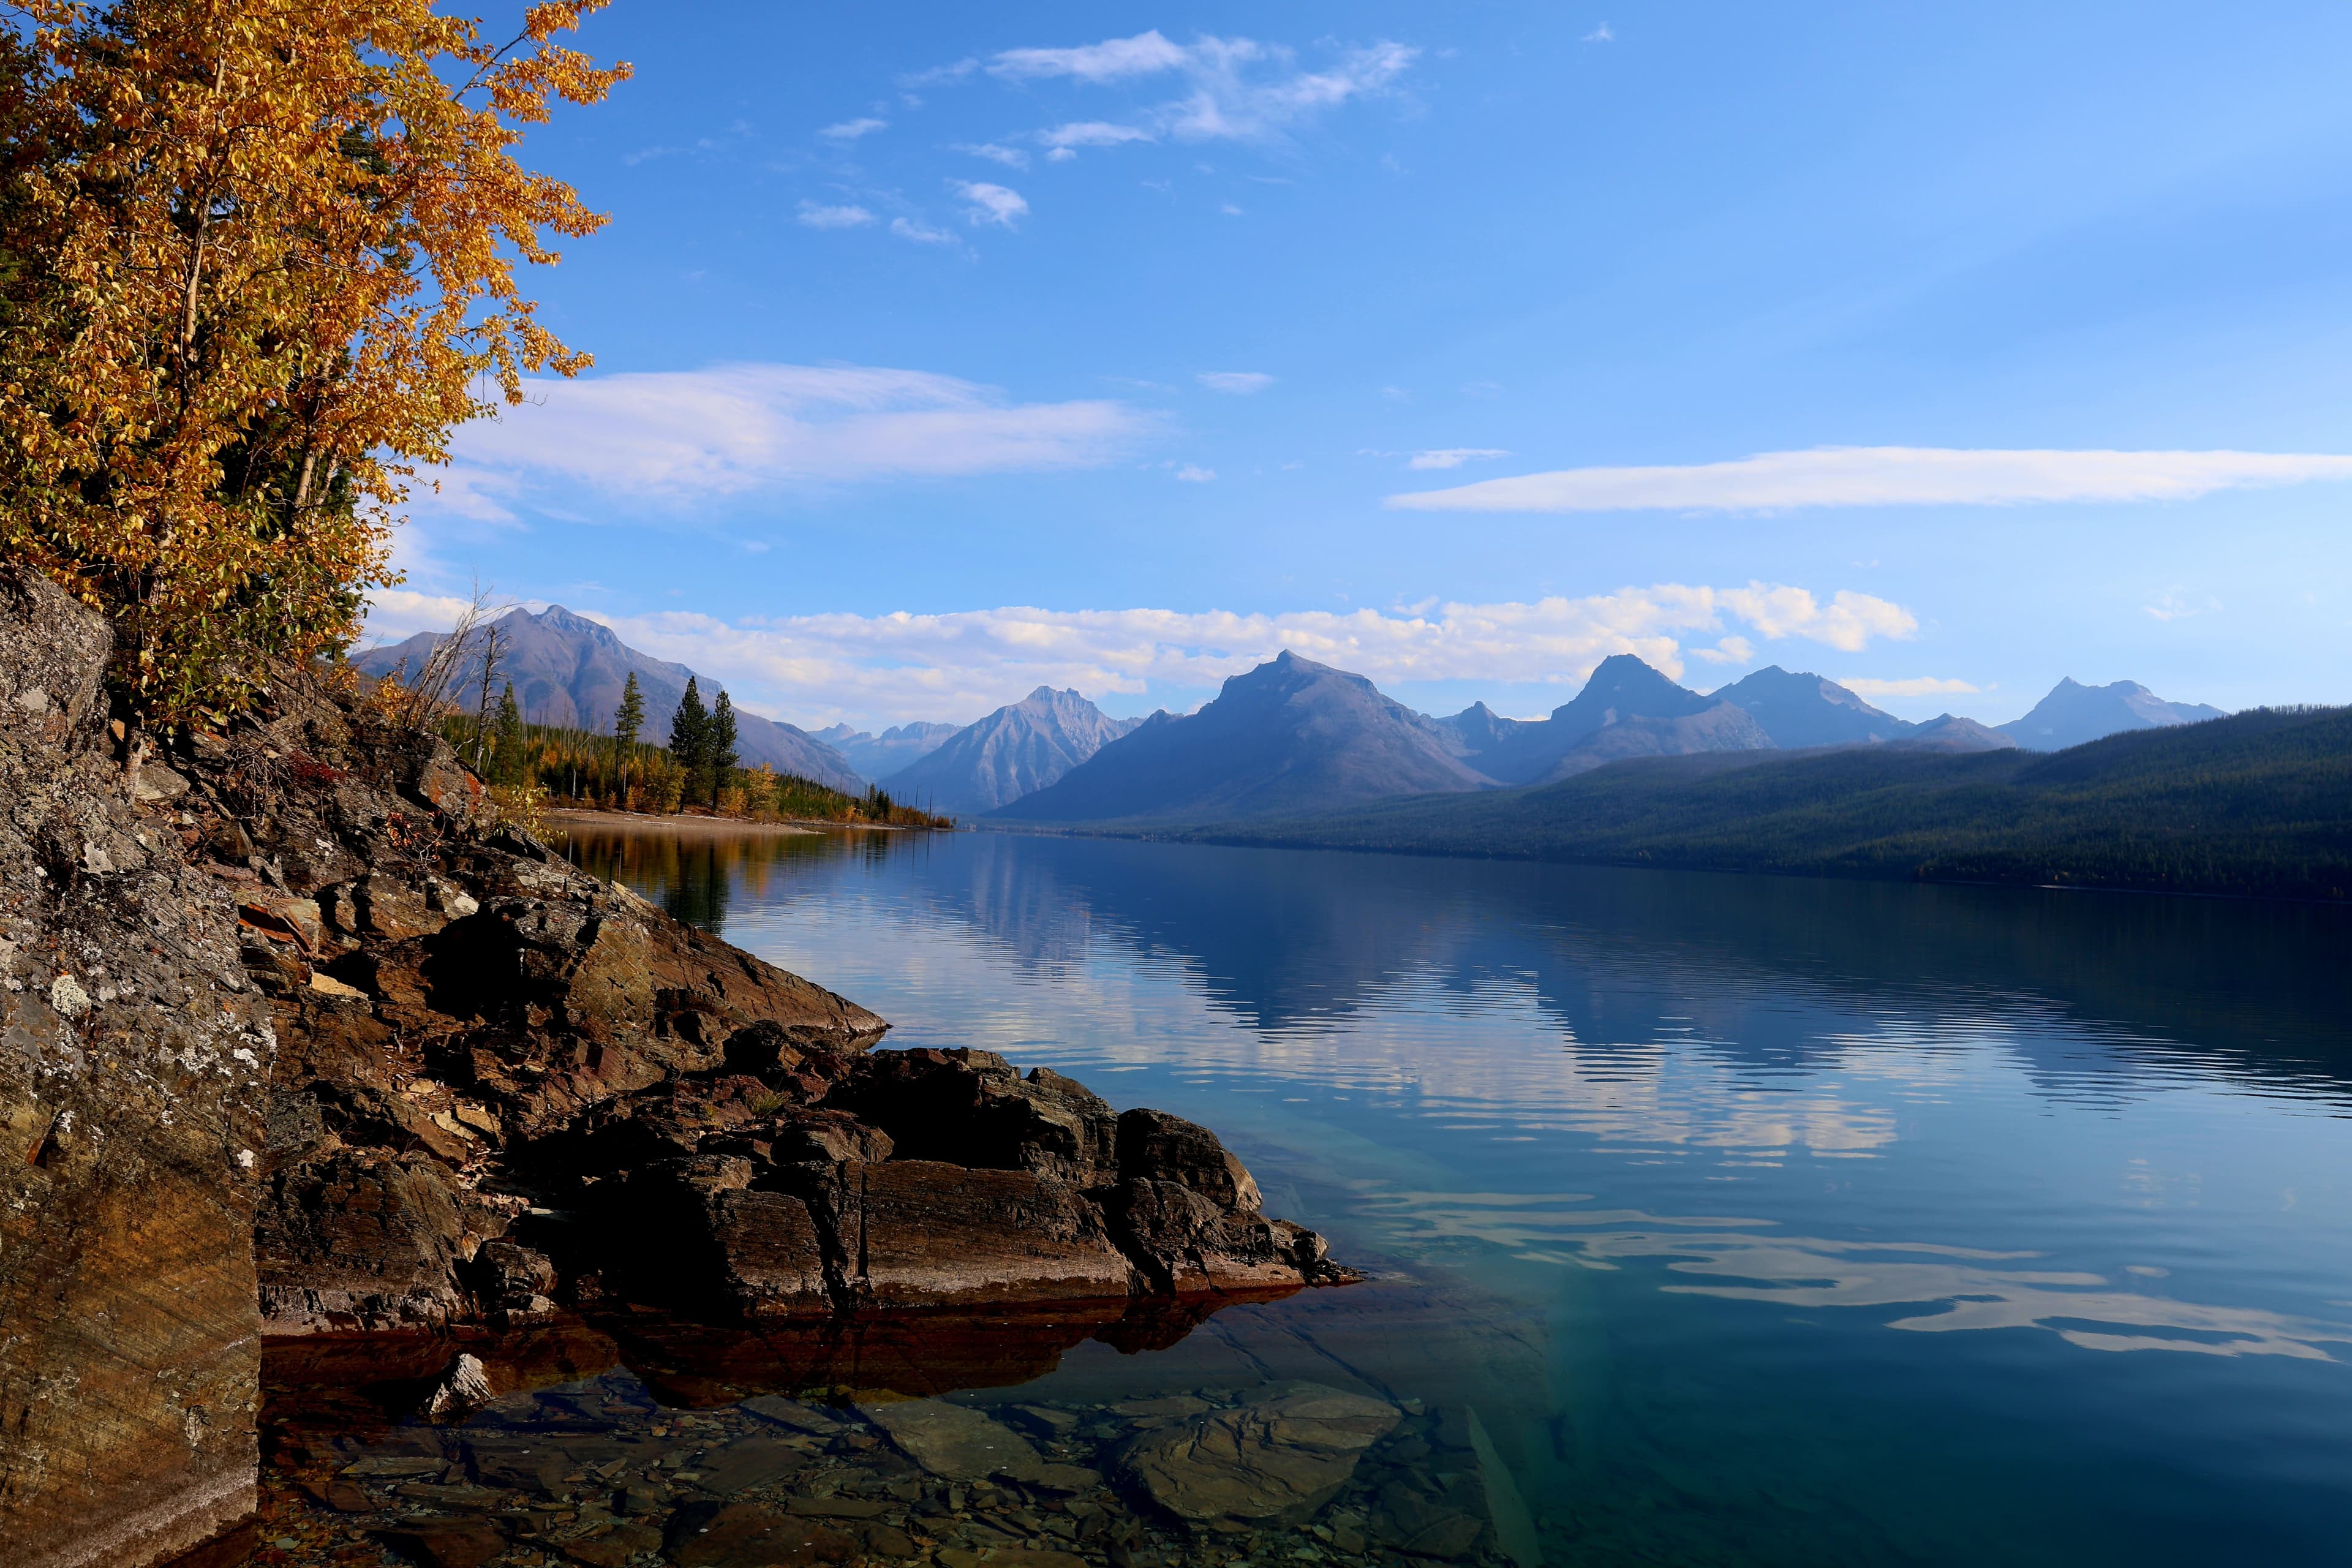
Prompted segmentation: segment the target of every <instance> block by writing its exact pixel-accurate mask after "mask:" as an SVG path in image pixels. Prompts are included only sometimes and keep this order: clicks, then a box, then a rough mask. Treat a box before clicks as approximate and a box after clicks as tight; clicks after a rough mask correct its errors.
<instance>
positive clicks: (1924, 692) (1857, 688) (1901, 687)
mask: <svg viewBox="0 0 2352 1568" xmlns="http://www.w3.org/2000/svg"><path fill="white" fill-rule="evenodd" d="M1838 684H1839V685H1840V686H1843V687H1844V688H1845V689H1847V690H1848V691H1851V692H1853V693H1854V694H1855V695H1856V696H1858V697H1966V696H1968V695H1969V694H1970V693H1971V692H1977V691H1981V690H1983V689H1984V688H1982V687H1981V686H1973V685H1970V684H1969V682H1968V681H1965V680H1953V679H1948V678H1945V677H1941V676H1934V675H1916V676H1911V677H1909V678H1907V679H1902V680H1878V679H1873V678H1871V677H1870V676H1866V675H1856V676H1851V677H1848V678H1846V679H1841V680H1840V681H1839V682H1838Z"/></svg>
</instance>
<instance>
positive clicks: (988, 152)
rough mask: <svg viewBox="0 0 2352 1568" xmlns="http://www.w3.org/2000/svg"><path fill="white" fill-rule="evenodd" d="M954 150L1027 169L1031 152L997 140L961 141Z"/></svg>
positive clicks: (1012, 166) (1010, 167)
mask: <svg viewBox="0 0 2352 1568" xmlns="http://www.w3.org/2000/svg"><path fill="white" fill-rule="evenodd" d="M954 151H956V152H958V153H970V154H971V156H972V157H975V158H985V159H987V160H988V161H989V162H990V163H1002V164H1003V165H1004V166H1005V167H1006V168H1008V169H1025V168H1027V167H1028V166H1029V154H1028V153H1024V152H1023V151H1022V150H1021V149H1020V148H1018V147H1007V146H1004V145H1003V144H1002V143H1000V142H957V143H956V144H955V147H954Z"/></svg>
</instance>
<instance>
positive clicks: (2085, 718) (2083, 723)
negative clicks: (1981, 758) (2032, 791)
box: [2000, 678, 2224, 752]
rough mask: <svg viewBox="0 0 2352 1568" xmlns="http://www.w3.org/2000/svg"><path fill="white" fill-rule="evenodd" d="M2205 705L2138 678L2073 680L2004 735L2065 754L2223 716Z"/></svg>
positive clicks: (2053, 691) (2013, 722) (2010, 724)
mask: <svg viewBox="0 0 2352 1568" xmlns="http://www.w3.org/2000/svg"><path fill="white" fill-rule="evenodd" d="M2223 716H2224V715H2223V714H2222V712H2221V710H2220V709H2219V708H2209V707H2207V706H2206V705H2205V704H2204V703H2202V702H2167V701H2166V700H2164V699H2163V698H2161V697H2158V695H2157V694H2156V693H2155V692H2153V691H2150V690H2149V689H2147V687H2145V686H2142V685H2141V684H2140V683H2139V682H2138V681H2137V680H2118V681H2115V682H2113V683H2112V684H2110V685H2106V686H2084V685H2083V684H2082V683H2081V682H2080V681H2077V680H2074V679H2072V678H2069V679H2064V680H2061V681H2060V682H2059V683H2058V684H2057V685H2055V686H2053V687H2052V688H2051V689H2050V695H2049V696H2047V697H2045V698H2043V699H2042V700H2041V701H2039V702H2037V703H2035V704H2034V705H2033V710H2032V712H2030V713H2028V714H2026V716H2025V717H2024V718H2022V719H2012V720H2011V721H2009V722H2008V723H2006V724H2003V725H2001V726H2000V731H2001V733H2003V734H2005V735H2008V736H2009V737H2011V739H2012V740H2014V741H2016V742H2017V743H2018V744H2019V745H2021V746H2024V747H2026V748H2027V749H2029V750H2031V751H2036V752H2063V751H2064V750H2065V749H2066V748H2067V747H2069V746H2079V745H2082V744H2084V743H2085V742H2090V741H2096V740H2100V739H2102V738H2104V737H2105V736H2108V735H2113V734H2117V733H2120V732H2121V731H2125V730H2153V729H2158V728H2161V727H2163V726H2165V725H2168V724H2195V723H2200V722H2201V721H2204V720H2207V719H2219V718H2221V717H2223Z"/></svg>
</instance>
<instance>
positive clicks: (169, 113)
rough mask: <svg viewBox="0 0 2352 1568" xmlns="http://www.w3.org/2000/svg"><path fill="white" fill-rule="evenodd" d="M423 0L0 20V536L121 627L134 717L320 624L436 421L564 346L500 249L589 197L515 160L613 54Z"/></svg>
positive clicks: (579, 1)
mask: <svg viewBox="0 0 2352 1568" xmlns="http://www.w3.org/2000/svg"><path fill="white" fill-rule="evenodd" d="M605 3H606V0H561V3H555V4H542V5H532V6H531V7H530V8H529V10H528V11H527V13H526V15H525V19H524V22H523V26H522V32H521V34H520V37H517V38H515V39H514V40H512V41H511V42H504V43H501V42H499V41H495V40H486V39H485V38H484V37H483V36H482V32H481V27H480V25H479V24H478V22H475V21H470V20H465V19H461V18H457V17H452V16H441V15H438V14H436V11H435V8H434V4H433V0H16V4H15V5H12V9H14V10H16V11H17V12H18V14H19V15H21V16H26V17H28V18H29V19H30V21H31V23H32V25H33V26H32V32H31V37H30V43H29V46H26V45H25V44H23V43H20V42H19V41H18V40H17V39H16V37H15V36H14V35H11V34H8V33H7V31H6V29H0V134H5V138H6V142H5V150H6V152H7V153H8V157H7V158H6V160H5V164H0V554H5V555H8V556H13V557H17V558H20V559H26V560H30V561H32V562H34V563H37V564H38V565H39V566H41V567H43V568H44V569H46V570H47V571H48V572H49V573H51V574H53V575H55V576H56V577H57V578H58V580H59V581H60V582H62V583H64V584H67V585H68V587H70V588H71V589H73V590H74V591H75V592H77V593H79V595H81V596H82V597H83V598H84V599H85V600H86V601H88V602H89V603H90V604H92V605H97V606H99V607H100V608H101V609H104V610H105V611H107V612H108V613H109V614H110V616H112V617H113V619H114V620H115V623H116V634H117V643H118V649H119V661H120V662H119V663H118V667H117V669H116V671H115V675H114V679H115V683H116V685H117V688H118V689H119V690H121V693H122V694H123V695H124V696H125V697H126V698H127V699H128V700H129V701H130V703H131V707H132V709H133V710H134V711H135V712H138V713H141V714H143V715H146V716H149V717H152V718H155V719H159V720H163V721H176V720H179V719H184V718H186V717H188V716H190V715H191V714H193V713H195V712H198V711H201V710H205V708H207V707H213V706H218V705H224V704H233V703H235V702H236V701H237V700H240V696H241V692H242V689H244V687H245V686H246V685H247V684H248V683H249V682H250V681H252V680H253V679H255V677H256V675H257V668H258V666H259V664H260V663H261V661H262V660H263V659H265V658H268V656H271V655H276V654H286V653H291V654H297V655H307V654H308V653H310V652H312V651H314V650H316V649H318V648H320V647H328V646H331V645H334V644H337V643H339V642H341V641H344V640H347V639H348V638H349V637H350V636H351V635H352V633H353V631H354V630H355V628H356V624H357V617H358V615H359V613H360V607H361V604H362V595H363V594H364V593H365V591H366V590H367V589H368V588H369V587H370V586H372V585H374V584H384V583H388V582H392V581H396V577H395V575H394V574H393V573H392V571H391V569H390V563H389V548H388V531H389V526H390V518H391V515H392V511H393V509H394V508H396V507H397V506H398V505H399V504H400V503H401V501H402V500H403V499H404V495H405V493H406V492H405V489H404V482H405V480H406V479H408V478H409V477H410V476H411V475H413V474H414V472H415V468H416V466H417V465H419V464H426V465H430V464H436V463H441V462H444V461H446V457H447V447H448V438H449V432H450V430H451V429H452V427H453V426H457V424H459V423H461V422H463V421H465V420H467V419H470V418H473V417H476V416H479V415H482V414H485V413H488V412H489V411H491V410H492V409H494V408H495V407H496V406H497V405H498V403H499V401H501V400H503V401H504V402H506V403H509V404H513V403H519V402H520V401H521V399H522V395H523V384H522V377H523V375H524V374H526V373H527V372H533V371H541V370H550V369H551V370H554V371H556V372H558V373H560V374H565V375H570V374H577V373H578V372H579V371H580V370H582V369H583V368H584V367H585V366H586V365H587V364H588V363H590V362H589V359H588V356H587V355H585V354H583V353H575V352H573V351H572V350H570V349H568V348H566V347H565V346H564V345H563V344H562V343H561V342H558V341H557V340H556V339H555V337H554V336H553V335H552V334H551V333H550V332H549V331H547V329H546V328H545V327H543V326H541V324H540V323H539V321H537V320H536V318H535V315H534V307H533V304H532V302H531V301H530V300H526V299H524V298H523V297H522V296H521V294H520V290H519V289H518V287H517V283H516V279H515V261H516V260H517V259H518V258H519V259H520V260H522V261H526V262H531V263H537V264H542V265H543V264H550V263H552V262H554V261H555V260H557V259H558V256H557V253H556V252H555V251H554V250H552V249H551V248H550V247H549V240H550V239H551V237H579V236H584V235H588V234H591V233H593V232H594V230H595V229H596V228H598V227H599V226H601V225H602V224H603V222H604V219H603V218H602V217H601V216H597V215H596V214H593V213H591V212H590V211H588V209H587V208H586V207H585V206H583V205H582V203H581V201H580V199H579V196H578V195H577V194H576V193H575V192H574V191H573V190H572V188H571V187H570V186H568V185H566V184H562V182H561V181H557V180H553V179H551V178H549V177H547V176H545V175H542V174H531V173H530V172H528V171H526V170H525V169H523V168H522V167H521V166H520V164H519V163H517V162H516V160H515V157H514V148H515V145H516V143H517V142H518V141H519V140H520V137H521V134H522V132H521V128H522V127H524V126H527V125H531V124H537V123H541V122H543V121H546V119H547V118H548V113H549V108H550V105H551V103H552V102H553V101H555V100H562V101H564V102H568V103H574V104H591V103H594V102H596V101H598V100H601V99H603V98H604V95H605V93H606V92H607V91H609V90H610V89H611V88H612V87H613V85H614V83H615V82H617V81H619V80H621V79H624V78H625V76H626V75H627V68H626V67H625V66H619V67H614V68H598V67H597V66H595V65H594V64H593V62H591V61H590V60H589V59H588V58H586V57H585V56H583V55H582V54H580V53H578V52H577V51H575V50H572V49H570V48H567V47H562V46H561V45H559V44H558V43H556V42H555V41H554V40H555V38H556V37H557V36H558V35H560V34H563V33H566V32H570V31H572V30H573V29H576V28H577V26H579V24H580V23H581V21H582V19H583V17H584V16H587V15H588V14H589V13H591V12H593V11H597V10H600V9H602V8H603V6H604V4H605Z"/></svg>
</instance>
